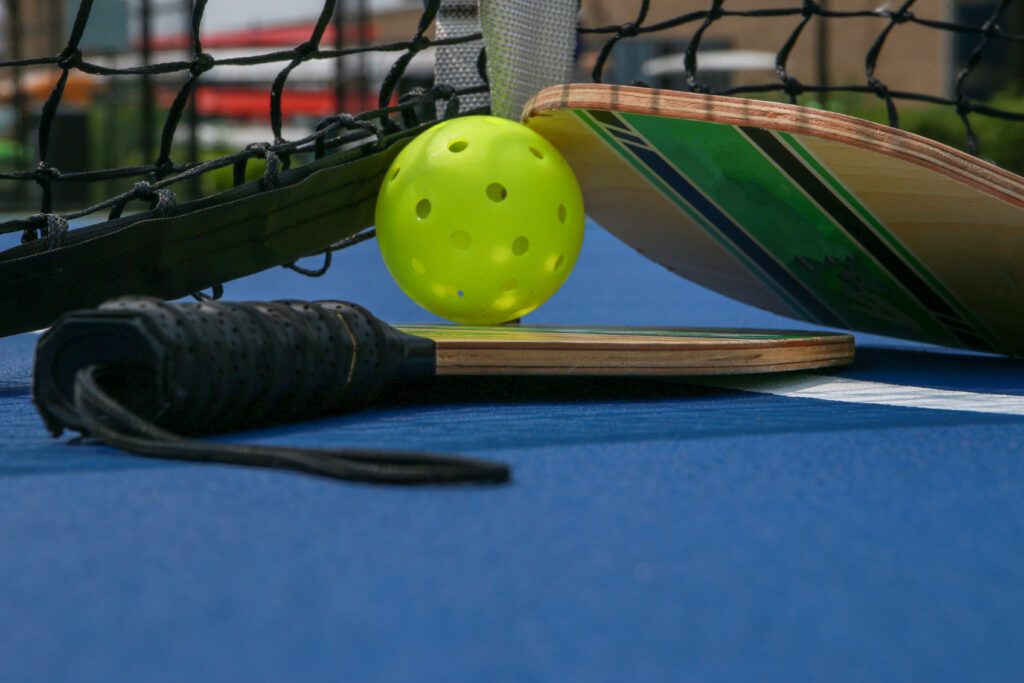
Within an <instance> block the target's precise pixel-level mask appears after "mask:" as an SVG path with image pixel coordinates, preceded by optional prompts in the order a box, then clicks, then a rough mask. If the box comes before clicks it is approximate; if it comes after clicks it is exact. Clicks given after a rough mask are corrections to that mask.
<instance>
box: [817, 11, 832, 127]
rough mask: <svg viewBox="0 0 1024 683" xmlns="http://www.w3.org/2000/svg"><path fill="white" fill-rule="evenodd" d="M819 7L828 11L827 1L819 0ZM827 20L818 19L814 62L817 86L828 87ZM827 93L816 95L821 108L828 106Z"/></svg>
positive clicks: (824, 18)
mask: <svg viewBox="0 0 1024 683" xmlns="http://www.w3.org/2000/svg"><path fill="white" fill-rule="evenodd" d="M818 4H819V5H821V9H823V10H826V11H827V10H828V0H820V2H819V3H818ZM828 29H829V19H828V18H827V17H822V16H819V17H818V34H817V38H818V40H817V43H816V44H815V52H816V53H817V54H816V60H817V71H818V73H817V78H818V84H819V85H822V86H825V87H828V86H829V85H830V78H829V75H830V70H829V32H828ZM828 96H829V93H828V91H823V92H821V93H819V95H818V101H819V102H820V103H821V106H822V107H826V106H828V99H829V97H828Z"/></svg>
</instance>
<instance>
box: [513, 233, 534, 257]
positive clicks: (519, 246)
mask: <svg viewBox="0 0 1024 683" xmlns="http://www.w3.org/2000/svg"><path fill="white" fill-rule="evenodd" d="M529 250H530V240H528V239H526V238H525V237H517V238H515V239H514V240H513V241H512V253H513V254H515V255H516V256H522V255H523V254H525V253H526V252H528V251H529Z"/></svg>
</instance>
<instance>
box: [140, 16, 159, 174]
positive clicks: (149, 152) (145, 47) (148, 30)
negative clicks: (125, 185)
mask: <svg viewBox="0 0 1024 683" xmlns="http://www.w3.org/2000/svg"><path fill="white" fill-rule="evenodd" d="M141 8H142V17H141V22H142V45H141V57H142V63H143V65H145V66H149V64H150V63H151V62H152V59H153V11H152V10H153V8H152V5H151V2H150V0H141ZM155 119H156V113H155V111H154V109H153V79H152V78H151V77H150V75H149V74H143V75H142V158H143V162H146V163H148V162H149V161H150V160H151V159H152V158H153V147H154V146H155V144H156V139H155V131H154V129H153V127H154V125H155V123H156V121H155Z"/></svg>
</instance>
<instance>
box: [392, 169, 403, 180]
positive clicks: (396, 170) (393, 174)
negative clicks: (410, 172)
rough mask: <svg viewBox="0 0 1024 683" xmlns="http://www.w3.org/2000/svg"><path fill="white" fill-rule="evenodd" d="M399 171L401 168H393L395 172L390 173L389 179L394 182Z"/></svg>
mask: <svg viewBox="0 0 1024 683" xmlns="http://www.w3.org/2000/svg"><path fill="white" fill-rule="evenodd" d="M401 170H402V167H401V166H395V170H394V171H392V172H391V179H392V180H394V179H395V178H397V177H398V173H399V171H401Z"/></svg>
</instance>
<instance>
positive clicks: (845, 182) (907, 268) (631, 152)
mask: <svg viewBox="0 0 1024 683" xmlns="http://www.w3.org/2000/svg"><path fill="white" fill-rule="evenodd" d="M524 118H525V120H526V123H527V124H528V125H530V126H531V127H532V128H534V129H535V130H537V131H538V132H540V133H541V134H543V135H544V136H545V137H547V138H548V139H549V140H550V141H551V142H553V143H554V144H555V145H556V146H557V147H558V148H559V150H560V151H561V152H562V153H563V155H565V157H566V158H567V159H568V160H569V163H570V164H571V165H572V166H573V169H574V170H575V172H576V174H577V177H578V179H579V181H580V184H581V186H582V187H583V191H584V201H585V205H586V207H587V212H588V214H590V215H591V216H592V217H593V218H594V219H595V220H596V221H597V222H598V223H600V224H601V225H603V226H604V227H606V228H607V229H608V230H610V231H611V232H612V233H614V234H616V235H617V236H618V237H620V238H621V239H623V240H624V241H625V242H627V243H629V244H630V245H632V246H633V247H634V248H636V249H637V250H638V251H640V253H642V254H645V255H647V256H648V257H649V258H651V259H653V260H655V261H657V262H658V263H660V264H662V265H663V266H665V267H667V268H668V269H669V270H671V271H673V272H675V273H678V274H679V275H681V276H683V277H686V278H688V279H691V280H693V281H695V282H698V283H700V284H702V285H704V286H706V287H709V288H711V289H714V290H716V291H718V292H720V293H722V294H725V295H727V296H730V297H733V298H735V299H739V300H741V301H745V302H748V303H751V304H753V305H756V306H758V307H761V308H767V309H769V310H772V311H775V312H777V313H781V314H783V315H788V316H790V317H794V318H798V319H802V320H808V321H812V322H815V323H819V324H823V325H830V326H836V327H844V328H848V329H855V330H864V331H868V332H874V333H879V334H884V335H889V336H895V337H903V338H908V339H917V340H921V341H927V342H932V343H938V344H944V345H949V346H959V347H964V348H971V349H978V350H984V351H998V352H1003V353H1011V354H1018V355H1019V354H1024V316H1021V315H1020V314H1019V312H1020V310H1021V306H1022V304H1024V181H1022V179H1021V178H1019V177H1017V176H1014V175H1013V174H1011V173H1009V172H1007V171H1004V170H1002V169H999V168H997V167H995V166H992V165H991V164H987V163H985V162H983V161H980V160H978V159H976V158H974V157H971V156H968V155H966V154H964V153H961V152H958V151H957V150H954V149H951V148H948V147H946V146H944V145H940V144H938V143H935V142H933V141H930V140H927V139H925V138H921V137H919V136H915V135H912V134H909V133H906V132H903V131H898V130H895V129H891V128H888V127H885V126H880V125H877V124H872V123H868V122H866V121H861V120H859V119H854V118H851V117H847V116H841V115H837V114H830V113H827V112H822V111H818V110H813V109H807V108H804V107H796V106H791V105H781V104H774V103H767V102H754V101H750V100H739V99H734V98H725V97H714V96H705V95H695V94H690V93H679V92H674V91H663V90H653V89H646V88H631V87H625V86H606V85H578V86H577V85H570V86H559V87H556V88H548V89H546V90H544V91H542V92H541V93H539V94H538V95H537V97H536V98H534V100H533V101H532V102H531V103H530V104H529V105H528V106H527V110H526V114H525V116H524Z"/></svg>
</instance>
